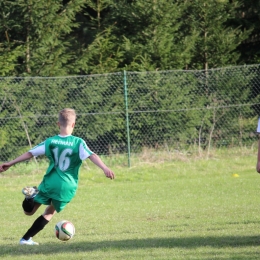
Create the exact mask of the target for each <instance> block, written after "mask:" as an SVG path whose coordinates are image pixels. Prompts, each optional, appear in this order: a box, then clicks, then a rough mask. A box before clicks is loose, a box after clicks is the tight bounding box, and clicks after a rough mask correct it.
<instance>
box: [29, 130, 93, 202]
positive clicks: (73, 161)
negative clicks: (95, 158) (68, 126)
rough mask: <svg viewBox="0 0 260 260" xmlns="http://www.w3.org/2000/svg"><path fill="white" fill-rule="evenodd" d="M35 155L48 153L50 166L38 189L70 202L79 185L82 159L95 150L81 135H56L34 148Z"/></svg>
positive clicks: (54, 197) (32, 150)
mask: <svg viewBox="0 0 260 260" xmlns="http://www.w3.org/2000/svg"><path fill="white" fill-rule="evenodd" d="M29 152H31V153H32V155H33V156H39V155H46V156H47V157H48V159H49V167H48V169H47V170H46V173H45V175H44V177H43V180H42V182H41V184H40V185H39V187H38V189H39V190H40V191H41V192H42V193H43V194H45V195H46V196H47V197H49V198H51V199H55V200H59V201H64V202H69V201H70V200H71V199H72V198H73V197H74V195H75V193H76V190H77V187H78V177H79V176H78V175H79V168H80V166H81V164H82V161H83V160H85V159H87V158H88V157H89V156H90V155H92V154H93V152H92V151H91V150H90V149H89V148H88V146H87V145H86V143H85V141H84V140H83V139H81V138H79V137H76V136H73V135H69V136H60V135H56V136H53V137H50V138H48V139H46V140H45V141H44V142H42V143H40V144H39V145H37V146H35V147H34V148H32V149H31V150H30V151H29Z"/></svg>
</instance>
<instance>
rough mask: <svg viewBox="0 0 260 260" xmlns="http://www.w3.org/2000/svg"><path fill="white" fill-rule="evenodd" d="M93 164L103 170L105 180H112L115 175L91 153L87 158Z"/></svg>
mask: <svg viewBox="0 0 260 260" xmlns="http://www.w3.org/2000/svg"><path fill="white" fill-rule="evenodd" d="M88 158H89V159H90V160H91V161H92V162H93V163H94V164H96V165H97V166H98V167H99V168H100V169H102V170H103V172H104V174H105V175H106V177H107V178H110V179H114V178H115V174H114V173H113V172H112V171H111V170H110V169H109V168H108V167H107V166H106V165H105V164H104V163H103V161H102V160H101V159H100V157H99V156H98V155H97V154H95V153H93V154H92V155H90V156H89V157H88Z"/></svg>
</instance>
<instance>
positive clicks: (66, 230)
mask: <svg viewBox="0 0 260 260" xmlns="http://www.w3.org/2000/svg"><path fill="white" fill-rule="evenodd" d="M54 231H55V235H56V237H57V238H58V239H59V240H61V241H67V240H70V239H71V238H72V237H73V236H74V234H75V227H74V225H73V224H72V223H71V222H70V221H68V220H62V221H60V222H58V223H57V224H56V225H55V230H54Z"/></svg>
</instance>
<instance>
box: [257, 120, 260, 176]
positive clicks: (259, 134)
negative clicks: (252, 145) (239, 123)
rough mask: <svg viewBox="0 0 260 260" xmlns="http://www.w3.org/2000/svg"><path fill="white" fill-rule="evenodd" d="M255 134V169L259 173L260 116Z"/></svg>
mask: <svg viewBox="0 0 260 260" xmlns="http://www.w3.org/2000/svg"><path fill="white" fill-rule="evenodd" d="M256 132H257V135H258V149H257V163H256V171H257V172H258V173H260V117H259V119H258V125H257V130H256Z"/></svg>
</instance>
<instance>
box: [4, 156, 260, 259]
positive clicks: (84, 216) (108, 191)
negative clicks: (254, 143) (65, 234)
mask: <svg viewBox="0 0 260 260" xmlns="http://www.w3.org/2000/svg"><path fill="white" fill-rule="evenodd" d="M157 158H158V157H157ZM107 163H108V164H109V163H111V164H112V168H113V170H114V171H115V173H116V175H117V178H116V180H114V181H111V180H108V179H106V178H105V177H104V176H103V174H102V172H101V171H100V170H99V169H97V168H96V167H95V166H94V165H93V164H91V162H88V163H87V164H85V165H84V167H82V170H81V177H80V182H79V183H80V185H79V189H78V192H77V195H76V197H75V198H74V199H73V201H72V202H71V203H70V204H69V205H68V206H67V207H66V209H65V210H64V211H63V212H61V213H60V214H56V215H55V216H54V218H53V219H52V221H51V222H50V223H49V224H48V225H47V226H46V227H45V229H44V230H42V232H40V233H39V234H37V235H36V236H35V237H34V240H35V241H37V242H39V243H40V245H39V246H20V245H18V241H19V239H20V237H21V236H22V235H23V234H24V233H25V231H27V229H28V228H29V227H30V226H31V224H32V222H33V221H34V219H35V218H36V217H37V216H39V215H40V214H41V213H42V211H43V208H40V209H39V211H38V212H37V213H36V214H35V215H34V216H32V217H28V216H25V215H23V213H22V209H21V201H22V199H23V196H22V194H21V189H22V187H23V186H25V185H35V184H38V183H39V181H40V180H41V177H42V173H43V172H44V169H45V165H38V166H37V167H36V166H35V164H34V163H33V162H31V163H29V164H27V165H24V164H20V165H19V166H15V168H13V169H10V170H9V171H8V172H6V173H4V174H3V175H2V176H1V177H0V205H1V209H0V216H1V236H0V259H37V260H46V259H54V260H56V259H75V260H76V259H98V260H103V259H104V260H107V259H124V260H130V259H200V260H202V259H260V189H259V186H260V176H259V174H257V173H256V171H255V163H256V151H247V152H246V153H244V154H243V153H237V154H236V153H231V154H230V153H229V152H228V151H226V152H224V153H220V154H215V155H214V156H212V157H211V158H210V159H209V160H206V159H191V158H186V159H185V158H183V159H178V160H175V159H174V158H172V159H171V160H170V159H166V158H165V157H164V159H161V160H159V159H158V160H157V161H156V160H154V161H151V160H150V161H149V160H147V161H146V162H143V163H135V164H134V166H133V167H131V168H127V167H125V166H124V165H123V164H122V163H117V160H116V159H113V161H109V160H108V161H107ZM234 174H237V175H239V176H238V177H234ZM237 175H236V176H237ZM62 219H67V220H70V221H72V222H73V223H74V225H75V227H76V235H75V237H74V238H73V239H72V240H70V241H69V242H60V241H59V240H58V239H57V238H56V237H55V236H54V225H55V223H57V222H58V221H60V220H62Z"/></svg>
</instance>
